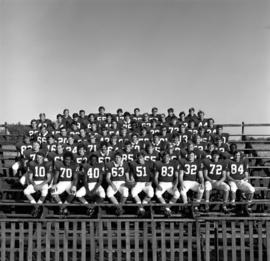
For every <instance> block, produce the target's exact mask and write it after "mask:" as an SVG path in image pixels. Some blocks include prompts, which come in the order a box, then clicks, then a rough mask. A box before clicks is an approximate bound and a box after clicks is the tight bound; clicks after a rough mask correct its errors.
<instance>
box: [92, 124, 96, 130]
mask: <svg viewBox="0 0 270 261" xmlns="http://www.w3.org/2000/svg"><path fill="white" fill-rule="evenodd" d="M96 130H97V125H96V124H95V123H92V131H96Z"/></svg>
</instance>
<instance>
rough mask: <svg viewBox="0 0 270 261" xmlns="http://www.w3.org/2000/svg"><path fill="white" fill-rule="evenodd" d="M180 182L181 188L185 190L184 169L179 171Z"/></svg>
mask: <svg viewBox="0 0 270 261" xmlns="http://www.w3.org/2000/svg"><path fill="white" fill-rule="evenodd" d="M179 184H180V190H183V189H184V188H185V186H184V170H183V169H180V171H179Z"/></svg>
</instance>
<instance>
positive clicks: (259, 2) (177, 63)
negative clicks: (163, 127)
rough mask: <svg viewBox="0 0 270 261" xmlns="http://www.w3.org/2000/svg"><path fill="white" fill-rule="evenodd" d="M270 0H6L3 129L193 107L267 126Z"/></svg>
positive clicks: (1, 52) (0, 57)
mask: <svg viewBox="0 0 270 261" xmlns="http://www.w3.org/2000/svg"><path fill="white" fill-rule="evenodd" d="M269 7H270V5H269V1H266V0H256V1H254V0H196V1H195V0H110V1H109V0H98V1H97V0H96V1H94V0H89V1H87V0H72V1H71V0H24V1H21V0H0V32H1V33H0V91H1V101H0V124H1V123H4V122H5V121H6V122H9V123H16V122H21V123H26V124H27V123H29V122H30V120H31V119H33V118H37V117H38V114H39V113H40V112H45V113H46V115H47V117H48V118H51V119H52V120H55V117H56V114H58V113H61V112H62V111H63V109H65V108H69V109H70V111H71V112H78V110H80V109H85V110H86V112H87V113H90V112H97V109H98V107H99V106H100V105H103V106H104V107H105V108H106V111H107V112H112V113H114V112H116V110H117V109H118V108H123V110H124V111H126V110H127V111H130V112H132V111H133V109H134V108H135V107H139V108H140V109H141V111H142V112H150V110H151V108H152V107H153V106H156V107H158V108H159V112H164V113H166V112H167V109H168V108H170V107H172V108H174V110H175V112H176V113H177V114H178V113H179V112H180V111H183V110H184V111H186V112H187V111H188V109H189V108H190V107H195V109H196V111H198V110H200V109H201V110H203V111H204V112H205V114H206V117H213V118H214V119H215V120H216V122H219V123H241V122H242V121H244V122H247V123H270V15H269V14H270V12H269V11H270V8H269Z"/></svg>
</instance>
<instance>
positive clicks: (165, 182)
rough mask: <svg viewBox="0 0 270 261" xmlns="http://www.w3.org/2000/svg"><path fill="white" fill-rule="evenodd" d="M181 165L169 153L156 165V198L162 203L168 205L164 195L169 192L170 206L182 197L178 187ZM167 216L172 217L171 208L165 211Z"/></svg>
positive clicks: (167, 207)
mask: <svg viewBox="0 0 270 261" xmlns="http://www.w3.org/2000/svg"><path fill="white" fill-rule="evenodd" d="M178 175H179V164H178V163H177V161H171V160H170V155H169V153H168V152H167V151H165V152H164V153H163V154H162V160H161V161H157V162H156V165H155V180H154V181H155V185H156V196H157V198H158V200H159V201H160V203H162V204H164V206H165V205H166V201H165V199H164V198H163V194H164V193H165V191H167V192H168V193H169V194H171V195H172V198H171V200H170V202H169V204H174V203H175V202H176V201H177V200H178V199H179V197H180V194H179V191H178V189H177V186H178ZM164 212H165V216H167V217H169V216H171V214H172V212H171V209H170V207H169V206H166V207H165V209H164Z"/></svg>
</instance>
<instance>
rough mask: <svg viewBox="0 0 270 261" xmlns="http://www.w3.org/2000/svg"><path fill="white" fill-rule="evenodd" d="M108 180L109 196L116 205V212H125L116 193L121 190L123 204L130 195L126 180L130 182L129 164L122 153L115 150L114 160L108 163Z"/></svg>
mask: <svg viewBox="0 0 270 261" xmlns="http://www.w3.org/2000/svg"><path fill="white" fill-rule="evenodd" d="M106 181H107V183H108V185H109V186H108V188H107V197H108V198H109V200H110V201H111V202H112V203H113V204H115V205H116V207H117V209H116V214H117V215H121V214H123V208H122V206H121V205H120V204H119V202H118V200H117V199H116V197H115V194H116V193H117V192H118V191H119V192H120V194H121V201H120V203H121V204H124V203H125V202H126V200H127V197H128V188H127V187H126V182H129V167H128V164H127V163H126V162H125V161H123V159H122V154H121V153H120V152H118V151H117V152H115V154H114V160H113V161H112V162H109V163H108V164H107V170H106Z"/></svg>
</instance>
